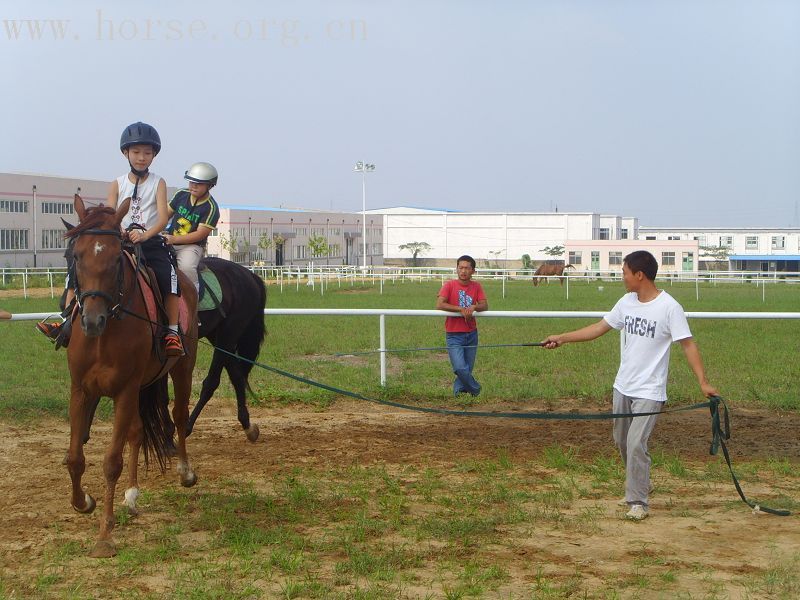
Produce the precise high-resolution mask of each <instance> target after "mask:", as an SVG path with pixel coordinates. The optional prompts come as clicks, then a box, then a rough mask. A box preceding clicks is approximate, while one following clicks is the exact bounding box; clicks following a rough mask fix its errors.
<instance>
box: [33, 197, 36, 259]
mask: <svg viewBox="0 0 800 600" xmlns="http://www.w3.org/2000/svg"><path fill="white" fill-rule="evenodd" d="M33 268H34V269H35V268H36V185H35V184H34V186H33Z"/></svg>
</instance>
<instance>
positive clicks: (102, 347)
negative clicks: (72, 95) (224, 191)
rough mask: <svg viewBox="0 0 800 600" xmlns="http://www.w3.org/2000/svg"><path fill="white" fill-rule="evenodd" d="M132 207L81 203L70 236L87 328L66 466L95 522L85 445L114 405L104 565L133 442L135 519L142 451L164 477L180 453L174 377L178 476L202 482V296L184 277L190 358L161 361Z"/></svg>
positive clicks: (78, 506)
mask: <svg viewBox="0 0 800 600" xmlns="http://www.w3.org/2000/svg"><path fill="white" fill-rule="evenodd" d="M129 205H130V199H126V200H125V201H124V202H123V203H122V204H121V205H120V207H119V208H118V209H117V210H116V211H115V210H114V209H112V208H108V207H104V206H100V207H96V208H89V209H87V208H86V207H85V206H84V203H83V200H82V199H81V198H80V196H78V195H77V194H76V195H75V212H76V213H77V215H78V217H79V218H80V222H79V224H78V225H77V226H76V227H75V228H74V229H72V230H70V231H69V232H68V233H67V237H69V238H71V239H72V240H73V251H74V256H75V275H76V281H75V282H73V283H74V284H75V289H76V293H77V296H76V297H77V299H78V306H79V307H80V327H78V326H77V323H76V324H75V325H76V326H75V327H73V332H72V339H71V341H70V344H69V347H68V349H67V362H68V363H69V371H70V377H71V379H72V384H71V395H70V404H69V417H70V444H69V451H68V453H67V459H66V462H67V468H68V470H69V474H70V477H71V479H72V500H71V502H72V507H73V508H74V509H75V510H76V511H78V512H80V513H91V512H92V511H93V510H94V509H95V506H96V503H95V500H94V498H92V496H90V495H89V494H88V493H87V492H85V491H84V490H83V488H82V487H81V477H82V475H83V473H84V471H85V469H86V460H85V457H84V454H83V444H84V442H85V441H86V440H88V438H89V428H90V427H91V423H92V419H93V417H94V411H95V409H96V408H97V404H98V402H99V400H100V397H101V396H107V397H110V398H112V399H113V401H114V425H113V431H112V435H111V442H110V444H109V446H108V448H107V449H106V453H105V457H104V459H103V473H104V475H105V482H106V490H105V496H104V504H103V515H102V517H101V519H100V533H99V537H98V540H97V542H96V544H95V546H94V548H93V549H92V551H91V552H90V556H94V557H108V556H113V555H114V554H116V546H115V544H114V541H113V539H112V537H111V533H112V531H113V529H114V523H115V518H114V494H115V491H116V486H117V481H118V479H119V477H120V474H121V473H122V467H123V462H122V451H123V447H124V446H125V442H126V441H127V442H128V444H129V447H130V450H131V453H130V457H129V463H128V474H129V486H128V489H127V490H126V491H125V504H126V505H127V506H128V509H129V510H130V511H131V512H132V513H133V514H135V513H136V497H137V496H138V493H139V491H138V487H139V486H138V480H137V468H138V459H139V450H140V448H141V447H142V446H144V455H145V464H148V462H149V459H150V458H152V456H153V454H155V457H156V458H157V460H158V462H159V465H160V466H161V468H162V470H163V469H164V466H165V461H166V456H167V454H168V452H169V451H170V447H171V445H172V439H171V436H170V434H169V433H168V432H169V431H170V430H171V429H172V422H171V420H170V415H169V410H168V398H166V397H165V396H166V394H167V377H166V375H164V376H160V377H159V375H160V374H162V373H166V372H167V371H168V372H169V374H170V375H171V377H172V381H173V385H174V388H175V401H174V406H173V409H172V419H174V423H175V429H176V430H177V433H178V444H177V455H178V465H177V472H178V473H179V474H180V476H181V483H182V484H183V485H184V486H187V487H188V486H192V485H194V483H195V482H196V481H197V477H196V476H195V474H194V472H193V471H192V468H191V466H190V464H189V459H188V457H187V454H186V435H185V431H186V424H187V420H188V417H189V396H190V394H191V386H192V370H193V369H194V363H195V359H196V355H197V318H196V315H197V294H196V292H195V288H194V286H193V285H192V284H191V283H190V282H189V281H188V279H187V278H186V277H185V276H184V275H182V274H179V277H180V278H181V290H182V294H183V296H182V298H183V300H182V301H185V303H186V310H187V311H188V314H189V317H188V325H187V331H186V332H185V333H186V337H185V342H184V347H185V350H186V355H185V356H182V357H180V358H170V359H166V358H163V357H161V356H159V354H160V352H158V351H157V349H159V348H160V341H161V339H160V338H161V334H160V332H159V331H156V333H155V334H154V331H153V326H152V323H151V321H150V319H149V318H148V313H147V308H146V306H145V299H144V296H143V292H142V288H141V286H140V283H139V279H138V277H137V273H136V270H135V269H134V267H133V266H132V264H131V261H130V260H128V258H127V257H126V255H125V254H123V250H122V241H123V240H122V235H121V234H120V222H121V221H122V217H123V216H124V215H125V213H127V211H128V207H129ZM154 335H155V336H156V337H157V339H155V340H154ZM154 341H155V343H154Z"/></svg>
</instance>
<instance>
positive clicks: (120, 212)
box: [117, 197, 131, 225]
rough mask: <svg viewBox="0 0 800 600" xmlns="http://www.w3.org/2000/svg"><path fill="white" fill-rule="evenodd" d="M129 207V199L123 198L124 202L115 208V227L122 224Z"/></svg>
mask: <svg viewBox="0 0 800 600" xmlns="http://www.w3.org/2000/svg"><path fill="white" fill-rule="evenodd" d="M130 206H131V199H130V197H128V198H125V200H123V201H122V204H120V205H119V206H118V207H117V225H119V224H120V223H122V219H123V217H124V216H125V215H127V214H128V209H129V208H130Z"/></svg>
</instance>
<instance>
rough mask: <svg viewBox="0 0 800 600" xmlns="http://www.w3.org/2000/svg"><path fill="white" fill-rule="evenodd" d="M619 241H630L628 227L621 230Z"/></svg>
mask: <svg viewBox="0 0 800 600" xmlns="http://www.w3.org/2000/svg"><path fill="white" fill-rule="evenodd" d="M619 239H621V240H627V239H628V229H627V228H626V227H622V228H621V229H620V230H619Z"/></svg>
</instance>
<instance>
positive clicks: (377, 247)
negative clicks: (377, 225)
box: [372, 244, 381, 254]
mask: <svg viewBox="0 0 800 600" xmlns="http://www.w3.org/2000/svg"><path fill="white" fill-rule="evenodd" d="M372 253H373V254H380V253H381V245H380V244H372Z"/></svg>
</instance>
